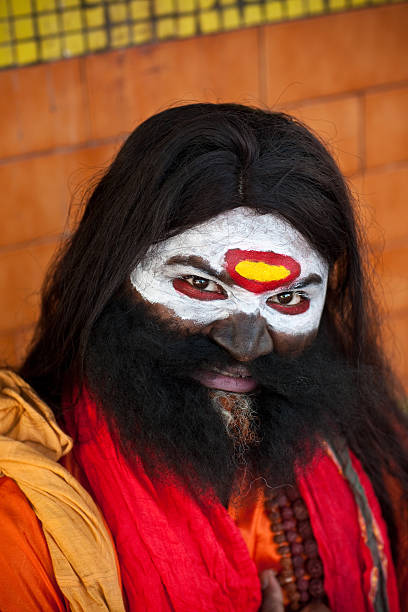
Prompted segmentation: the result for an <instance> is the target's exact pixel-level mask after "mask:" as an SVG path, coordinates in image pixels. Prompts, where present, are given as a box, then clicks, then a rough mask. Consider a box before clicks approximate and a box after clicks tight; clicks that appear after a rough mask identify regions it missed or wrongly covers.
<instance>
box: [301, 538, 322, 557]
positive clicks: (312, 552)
mask: <svg viewBox="0 0 408 612" xmlns="http://www.w3.org/2000/svg"><path fill="white" fill-rule="evenodd" d="M303 546H304V548H305V555H306V556H307V557H309V558H310V559H313V558H314V557H317V556H318V549H317V544H316V540H312V539H310V540H306V542H303Z"/></svg>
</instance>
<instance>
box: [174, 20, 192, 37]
mask: <svg viewBox="0 0 408 612" xmlns="http://www.w3.org/2000/svg"><path fill="white" fill-rule="evenodd" d="M196 32H197V21H196V18H195V17H194V15H183V16H182V17H179V18H178V19H177V35H178V36H180V37H183V36H192V35H193V34H195V33H196Z"/></svg>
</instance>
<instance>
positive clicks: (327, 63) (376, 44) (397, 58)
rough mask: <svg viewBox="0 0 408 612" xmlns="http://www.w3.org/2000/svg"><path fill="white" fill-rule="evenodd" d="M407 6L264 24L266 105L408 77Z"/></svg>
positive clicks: (346, 90)
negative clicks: (266, 79) (407, 58)
mask: <svg viewBox="0 0 408 612" xmlns="http://www.w3.org/2000/svg"><path fill="white" fill-rule="evenodd" d="M407 18H408V9H407V6H406V4H401V5H393V6H386V7H375V8H371V9H365V10H361V11H350V12H347V13H343V14H338V15H329V16H326V17H317V18H313V19H304V20H299V21H293V22H289V23H281V24H277V25H270V26H265V27H264V32H265V62H266V74H267V78H268V83H267V91H268V98H267V102H268V104H270V105H272V106H275V105H277V104H282V103H286V102H289V101H296V100H304V99H308V98H314V97H318V96H326V95H330V94H337V93H340V92H348V91H353V90H356V89H358V90H361V89H364V88H366V87H371V86H373V85H379V84H382V83H392V82H395V81H402V80H404V79H407V78H408V62H406V61H404V60H403V58H406V56H407V51H408V37H407V35H406V31H407Z"/></svg>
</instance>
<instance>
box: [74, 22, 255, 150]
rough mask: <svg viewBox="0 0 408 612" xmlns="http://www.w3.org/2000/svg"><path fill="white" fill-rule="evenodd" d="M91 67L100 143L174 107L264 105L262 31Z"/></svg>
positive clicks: (94, 60) (103, 60) (95, 60)
mask: <svg viewBox="0 0 408 612" xmlns="http://www.w3.org/2000/svg"><path fill="white" fill-rule="evenodd" d="M238 49H239V56H238V55H237V53H238ZM86 62H87V70H86V73H87V80H88V85H89V98H90V108H91V122H92V135H93V137H95V138H101V137H106V136H110V135H115V134H118V133H121V132H125V131H130V130H131V129H133V128H134V127H136V125H137V124H138V123H139V122H140V121H141V120H143V119H146V118H147V117H148V116H150V115H152V114H154V113H156V112H158V111H159V110H162V109H164V108H165V107H167V106H169V105H172V104H182V103H188V102H198V101H208V102H215V101H235V102H251V103H259V75H258V37H257V30H256V29H248V30H239V31H237V32H230V33H227V34H218V35H214V36H208V37H203V38H192V39H189V40H182V41H172V42H168V43H161V44H159V45H151V46H144V47H133V48H130V49H128V50H127V51H126V53H122V52H115V53H109V54H103V55H95V56H89V57H88V58H86Z"/></svg>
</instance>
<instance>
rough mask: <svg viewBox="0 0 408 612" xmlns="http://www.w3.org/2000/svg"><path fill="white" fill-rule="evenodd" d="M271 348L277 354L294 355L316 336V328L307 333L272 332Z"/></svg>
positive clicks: (300, 351) (298, 353) (299, 352)
mask: <svg viewBox="0 0 408 612" xmlns="http://www.w3.org/2000/svg"><path fill="white" fill-rule="evenodd" d="M271 335H272V340H273V350H274V352H276V353H277V354H278V355H282V356H290V357H296V356H297V355H300V354H301V353H302V352H303V351H304V350H305V349H306V348H307V347H308V346H309V345H310V344H312V342H313V340H314V339H315V338H316V336H317V329H315V330H314V331H312V332H309V333H308V334H298V335H293V334H284V333H282V332H272V334H271Z"/></svg>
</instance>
